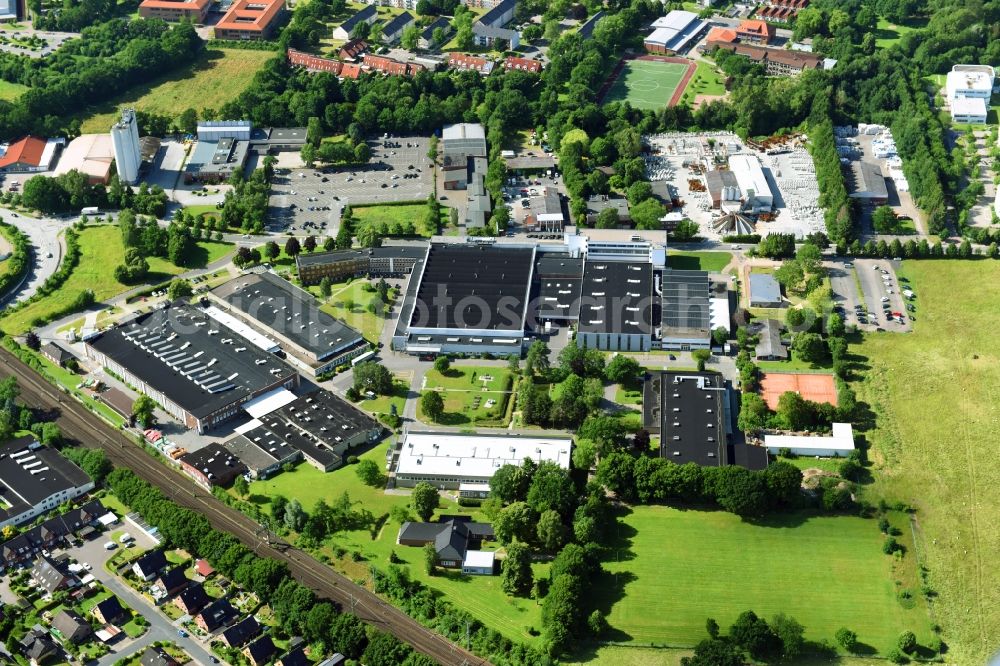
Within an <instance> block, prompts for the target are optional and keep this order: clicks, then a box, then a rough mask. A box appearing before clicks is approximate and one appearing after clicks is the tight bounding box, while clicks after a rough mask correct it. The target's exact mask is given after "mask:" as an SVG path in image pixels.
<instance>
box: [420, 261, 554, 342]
mask: <svg viewBox="0 0 1000 666" xmlns="http://www.w3.org/2000/svg"><path fill="white" fill-rule="evenodd" d="M534 253H535V249H534V248H519V247H503V246H500V245H491V244H468V245H457V244H443V243H435V244H433V245H431V248H430V252H429V254H428V257H427V261H426V263H425V264H424V267H423V274H422V276H421V280H420V288H419V291H418V293H417V296H416V303H415V307H414V309H413V313H412V315H411V318H410V329H411V331H413V330H414V329H423V330H427V331H432V330H433V329H450V330H458V331H469V330H470V329H471V330H484V331H521V330H523V328H524V318H525V317H524V311H525V308H526V306H527V299H528V289H529V286H530V283H531V275H532V268H533V266H534ZM442 332H443V331H442Z"/></svg>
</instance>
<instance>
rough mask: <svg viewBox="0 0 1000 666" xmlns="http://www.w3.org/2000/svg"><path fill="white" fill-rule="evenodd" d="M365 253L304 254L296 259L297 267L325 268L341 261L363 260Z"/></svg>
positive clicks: (349, 251) (343, 251)
mask: <svg viewBox="0 0 1000 666" xmlns="http://www.w3.org/2000/svg"><path fill="white" fill-rule="evenodd" d="M364 257H365V253H364V252H362V251H361V250H336V251H334V252H303V253H300V254H298V255H297V256H296V257H295V264H296V265H297V266H300V267H301V266H317V265H319V266H324V265H326V264H333V263H337V262H340V261H352V260H355V259H363V258H364Z"/></svg>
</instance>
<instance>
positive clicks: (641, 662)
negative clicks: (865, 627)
mask: <svg viewBox="0 0 1000 666" xmlns="http://www.w3.org/2000/svg"><path fill="white" fill-rule="evenodd" d="M699 9H701V7H695V10H696V11H697V10H699ZM691 654H692V653H691V650H678V649H672V648H649V647H631V646H624V645H604V646H601V647H599V648H597V649H596V650H593V651H590V650H588V651H587V652H586V654H583V655H576V656H573V657H569V658H567V659H562V660H560V662H559V663H561V664H563V665H564V666H583V664H601V666H680V663H681V658H683V657H690V656H691ZM794 663H795V666H831V665H834V664H835V665H836V666H874V665H875V664H884V663H885V662H884V660H881V659H878V660H873V659H866V658H855V657H834V658H832V659H827V658H823V657H801V658H799V659H796V660H795V662H794Z"/></svg>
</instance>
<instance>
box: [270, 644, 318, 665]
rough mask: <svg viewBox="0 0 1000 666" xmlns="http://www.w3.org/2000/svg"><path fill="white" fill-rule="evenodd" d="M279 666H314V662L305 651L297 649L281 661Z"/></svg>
mask: <svg viewBox="0 0 1000 666" xmlns="http://www.w3.org/2000/svg"><path fill="white" fill-rule="evenodd" d="M278 666H312V662H311V661H309V658H308V657H306V653H305V650H303V649H302V648H300V647H297V648H295V649H294V650H292V651H291V652H289V653H288V654H286V655H285V656H284V657H282V658H281V659H279V660H278Z"/></svg>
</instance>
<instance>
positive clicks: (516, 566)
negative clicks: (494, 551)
mask: <svg viewBox="0 0 1000 666" xmlns="http://www.w3.org/2000/svg"><path fill="white" fill-rule="evenodd" d="M500 571H501V574H500V588H501V589H502V590H503V591H504V593H505V594H509V595H511V596H515V597H525V596H528V594H529V593H530V592H531V584H532V577H531V551H530V550H529V549H528V547H527V546H526V545H524V544H523V543H519V542H516V541H515V542H514V543H511V544H510V545H509V546H507V556H506V557H505V558H504V560H503V562H502V563H501V564H500Z"/></svg>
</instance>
